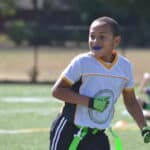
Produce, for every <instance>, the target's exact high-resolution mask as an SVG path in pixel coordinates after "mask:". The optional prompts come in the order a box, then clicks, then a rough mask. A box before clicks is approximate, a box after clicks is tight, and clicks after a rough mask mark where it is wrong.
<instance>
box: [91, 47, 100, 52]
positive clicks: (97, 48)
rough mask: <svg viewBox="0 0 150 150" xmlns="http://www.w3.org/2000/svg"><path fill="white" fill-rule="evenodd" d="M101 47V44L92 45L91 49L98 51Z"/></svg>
mask: <svg viewBox="0 0 150 150" xmlns="http://www.w3.org/2000/svg"><path fill="white" fill-rule="evenodd" d="M101 49H102V47H101V46H93V47H92V50H95V51H99V50H101Z"/></svg>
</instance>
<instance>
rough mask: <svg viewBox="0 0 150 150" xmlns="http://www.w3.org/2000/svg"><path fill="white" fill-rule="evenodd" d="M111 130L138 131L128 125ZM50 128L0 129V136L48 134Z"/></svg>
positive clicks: (135, 127)
mask: <svg viewBox="0 0 150 150" xmlns="http://www.w3.org/2000/svg"><path fill="white" fill-rule="evenodd" d="M113 130H126V131H132V130H138V127H137V126H136V124H133V123H128V124H126V126H118V127H115V126H113ZM49 131H50V128H26V129H14V130H11V129H0V134H1V135H4V134H5V135H11V134H13V135H14V134H27V133H37V132H49Z"/></svg>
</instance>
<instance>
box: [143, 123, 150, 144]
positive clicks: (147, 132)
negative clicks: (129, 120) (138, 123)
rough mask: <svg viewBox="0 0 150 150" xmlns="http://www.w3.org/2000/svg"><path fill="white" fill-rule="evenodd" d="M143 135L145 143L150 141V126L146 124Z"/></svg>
mask: <svg viewBox="0 0 150 150" xmlns="http://www.w3.org/2000/svg"><path fill="white" fill-rule="evenodd" d="M142 136H143V137H144V143H149V142H150V127H148V126H146V127H144V128H143V129H142Z"/></svg>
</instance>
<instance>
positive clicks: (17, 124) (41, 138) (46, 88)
mask: <svg viewBox="0 0 150 150" xmlns="http://www.w3.org/2000/svg"><path fill="white" fill-rule="evenodd" d="M50 89H51V86H50V85H17V84H15V85H11V84H0V118H1V119H0V130H2V129H3V130H6V131H10V130H18V129H20V130H22V129H30V128H33V129H36V128H40V129H43V128H46V129H49V127H50V125H51V123H52V120H53V119H54V118H55V117H56V115H57V113H58V112H59V110H60V107H61V106H62V103H61V102H60V101H57V100H56V99H54V98H53V97H52V96H51V92H50ZM25 99H26V100H29V101H28V103H27V102H24V100H25ZM31 100H39V102H31ZM40 101H43V102H40ZM124 110H125V108H124V106H123V103H122V98H121V97H120V99H119V100H118V102H117V104H116V113H115V116H114V119H113V122H112V124H114V123H115V122H116V121H118V120H124V121H126V122H128V123H130V124H134V125H135V123H134V122H133V120H132V118H131V117H129V116H128V115H123V111H124ZM115 132H116V133H117V134H118V135H119V137H120V138H121V140H122V144H123V150H131V149H135V150H148V149H149V145H148V144H147V145H146V144H144V143H143V139H142V137H141V135H140V131H139V130H138V128H137V127H135V128H134V129H126V130H120V129H115ZM107 134H108V136H109V139H110V143H111V147H112V150H115V146H114V138H113V137H112V135H111V134H110V132H109V131H107ZM48 143H49V131H48V130H46V131H39V132H30V133H20V134H0V150H48V145H49V144H48Z"/></svg>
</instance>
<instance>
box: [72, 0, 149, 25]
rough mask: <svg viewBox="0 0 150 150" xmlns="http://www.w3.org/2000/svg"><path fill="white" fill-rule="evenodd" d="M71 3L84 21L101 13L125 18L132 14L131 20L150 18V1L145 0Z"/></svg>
mask: <svg viewBox="0 0 150 150" xmlns="http://www.w3.org/2000/svg"><path fill="white" fill-rule="evenodd" d="M72 5H73V7H74V9H75V10H77V12H78V13H79V14H80V15H81V18H82V19H83V21H84V22H85V23H88V22H91V21H92V20H93V19H94V18H96V17H98V16H102V15H109V16H115V17H116V16H117V17H120V19H121V17H122V18H123V19H127V20H128V17H130V18H131V16H132V19H133V20H134V19H135V20H136V19H137V18H138V20H139V22H140V20H141V19H142V20H143V19H150V9H149V5H150V1H147V0H142V1H141V0H111V1H110V0H93V1H89V0H76V1H74V0H72Z"/></svg>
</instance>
